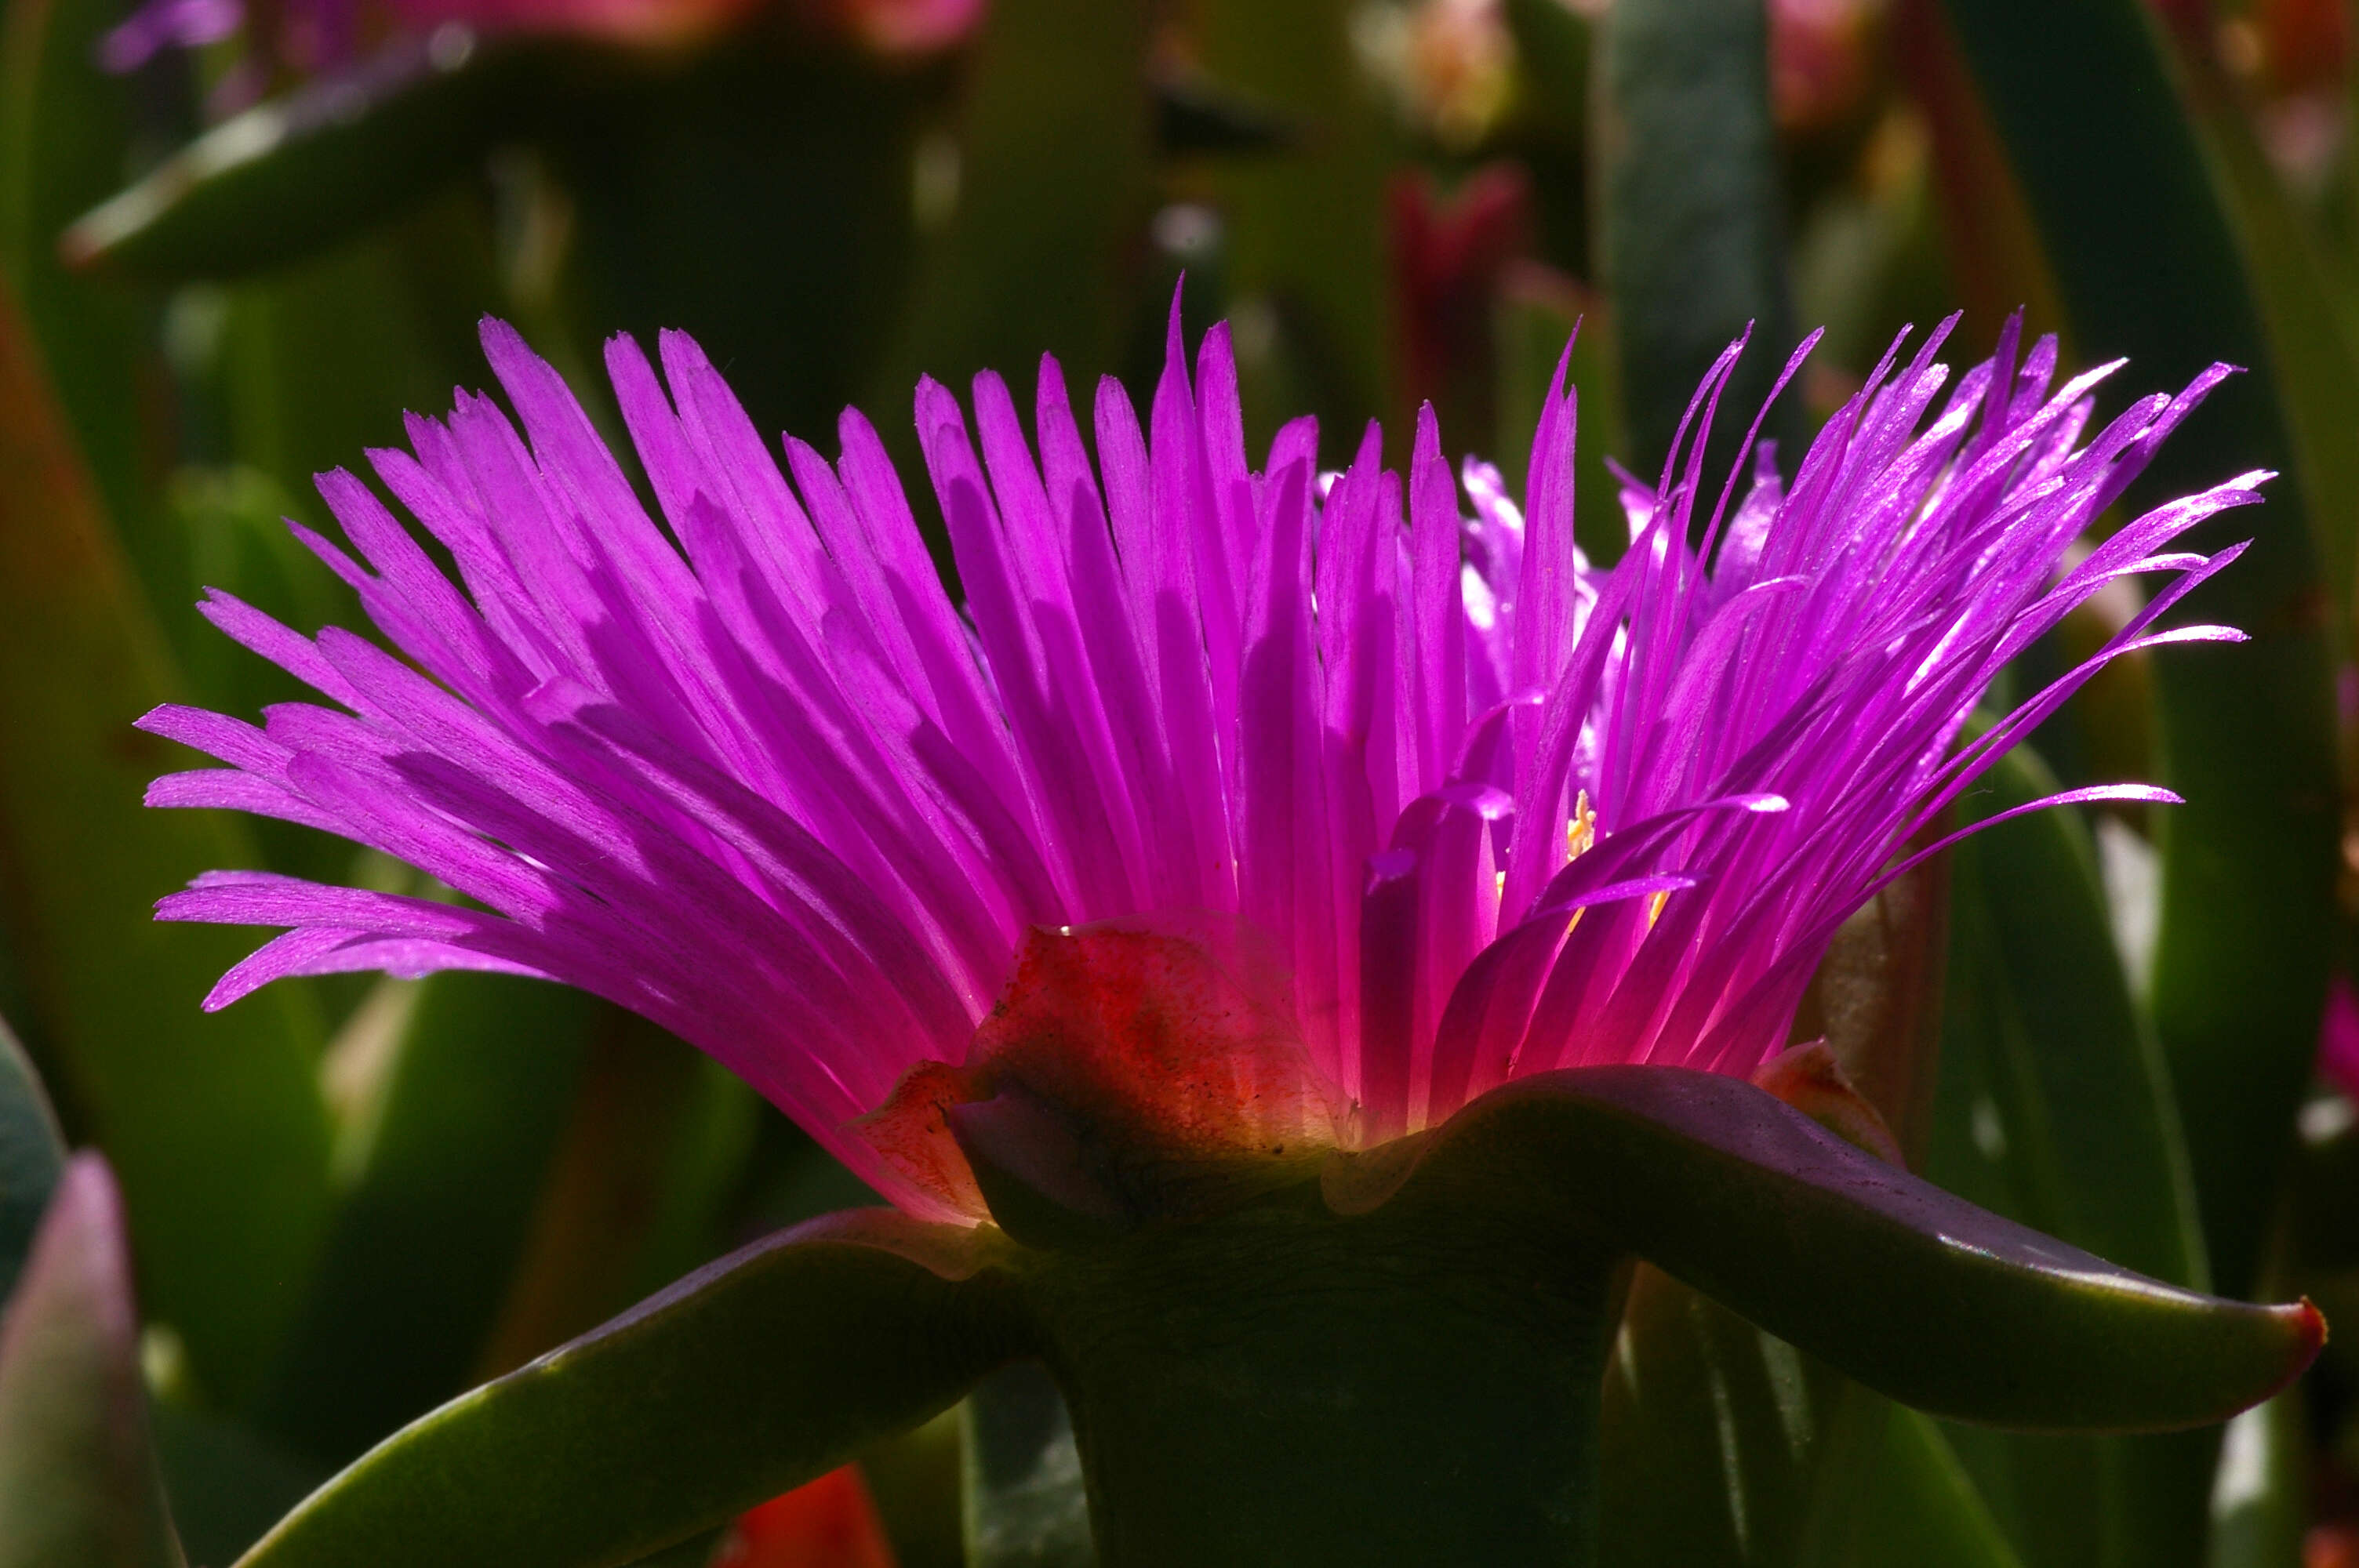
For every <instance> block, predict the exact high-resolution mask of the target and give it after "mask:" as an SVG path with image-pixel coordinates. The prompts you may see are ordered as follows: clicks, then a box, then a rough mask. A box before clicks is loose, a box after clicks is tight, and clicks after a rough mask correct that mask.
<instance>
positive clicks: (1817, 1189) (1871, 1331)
mask: <svg viewBox="0 0 2359 1568" xmlns="http://www.w3.org/2000/svg"><path fill="white" fill-rule="evenodd" d="M1350 1180H1351V1177H1350V1175H1349V1174H1348V1173H1340V1179H1339V1181H1338V1183H1337V1184H1336V1186H1335V1187H1334V1188H1332V1189H1331V1190H1335V1191H1339V1192H1344V1193H1348V1186H1349V1183H1350ZM1393 1181H1394V1183H1396V1184H1397V1185H1394V1186H1392V1187H1391V1188H1390V1190H1391V1191H1392V1192H1394V1193H1396V1194H1397V1195H1394V1196H1392V1197H1391V1199H1390V1202H1391V1203H1392V1204H1401V1203H1408V1202H1412V1201H1429V1202H1430V1201H1439V1200H1440V1199H1443V1198H1444V1197H1446V1196H1448V1195H1469V1194H1472V1193H1473V1192H1476V1191H1481V1192H1484V1193H1485V1194H1487V1195H1490V1199H1491V1201H1493V1202H1498V1201H1501V1200H1502V1198H1504V1197H1506V1196H1507V1195H1516V1196H1517V1197H1519V1198H1520V1199H1521V1200H1522V1201H1523V1203H1524V1204H1525V1205H1526V1206H1527V1207H1528V1208H1530V1209H1531V1210H1534V1211H1537V1212H1539V1213H1544V1214H1550V1215H1554V1216H1557V1217H1560V1220H1561V1222H1562V1223H1564V1224H1566V1225H1568V1226H1572V1227H1578V1228H1579V1229H1580V1230H1582V1231H1586V1232H1589V1233H1593V1234H1595V1233H1602V1234H1603V1236H1604V1238H1606V1239H1607V1240H1609V1241H1611V1242H1613V1243H1614V1244H1615V1245H1617V1246H1619V1247H1622V1248H1625V1249H1628V1250H1631V1251H1635V1252H1637V1253H1638V1254H1639V1255H1641V1256H1642V1257H1645V1258H1647V1260H1650V1261H1652V1262H1654V1263H1656V1264H1657V1265H1658V1266H1659V1267H1661V1268H1662V1269H1663V1270H1664V1271H1666V1272H1668V1273H1670V1274H1673V1275H1675V1276H1676V1277H1678V1278H1680V1279H1682V1280H1685V1281H1687V1282H1689V1283H1690V1284H1692V1285H1694V1286H1695V1287H1696V1288H1698V1289H1699V1290H1702V1291H1704V1292H1708V1293H1710V1294H1711V1295H1712V1297H1713V1298H1714V1299H1716V1300H1718V1301H1721V1302H1723V1303H1726V1304H1727V1305H1729V1306H1731V1307H1733V1308H1734V1309H1735V1310H1737V1311H1738V1312H1741V1313H1742V1314H1744V1315H1745V1317H1747V1318H1749V1319H1751V1320H1752V1321H1753V1322H1754V1323H1756V1324H1758V1325H1761V1326H1762V1327H1763V1328H1765V1329H1767V1330H1768V1331H1769V1332H1771V1333H1773V1334H1776V1335H1777V1336H1779V1337H1780V1338H1783V1339H1786V1340H1788V1341H1789V1342H1791V1343H1792V1344H1794V1345H1796V1346H1799V1347H1801V1348H1803V1349H1805V1350H1808V1351H1810V1353H1812V1354H1813V1355H1816V1356H1818V1357H1821V1358H1822V1359H1824V1360H1825V1361H1827V1362H1828V1363H1829V1364H1830V1365H1832V1366H1833V1367H1834V1368H1836V1369H1838V1370H1840V1371H1842V1372H1844V1373H1846V1374H1847V1375H1849V1376H1851V1377H1854V1378H1856V1379H1859V1380H1860V1381H1861V1382H1864V1383H1865V1384H1867V1385H1868V1386H1869V1387H1870V1388H1873V1389H1876V1390H1879V1391H1881V1392H1884V1393H1886V1394H1888V1395H1890V1396H1891V1397H1893V1398H1894V1399H1897V1400H1902V1401H1903V1402H1905V1403H1908V1404H1911V1405H1915V1406H1917V1407H1918V1408H1919V1409H1922V1410H1926V1411H1931V1412H1934V1413H1937V1414H1942V1415H1948V1416H1952V1417H1958V1418H1962V1419H1965V1420H1969V1421H1975V1422H1989V1423H1993V1424H1998V1425H2006V1426H2016V1427H2023V1428H2038V1429H2048V1430H2074V1431H2137V1430H2164V1429H2169V1428H2175V1427H2181V1426H2193V1425H2197V1424H2200V1423H2203V1422H2215V1421H2220V1420H2223V1419H2224V1418H2226V1417H2227V1416H2229V1415H2231V1414H2233V1413H2234V1412H2235V1411H2239V1410H2242V1409H2244V1408H2245V1406H2247V1405H2250V1404H2253V1403H2255V1402H2256V1401H2257V1400H2262V1399H2264V1398H2266V1397H2267V1396H2268V1395H2269V1394H2271V1393H2273V1392H2275V1391H2276V1390H2277V1389H2279V1388H2282V1387H2284V1386H2285V1384H2286V1383H2287V1382H2288V1381H2289V1380H2290V1379H2292V1378H2293V1377H2294V1376H2296V1375H2297V1374H2298V1373H2299V1371H2300V1370H2301V1368H2304V1367H2307V1366H2308V1365H2309V1364H2310V1359H2311V1357H2314V1356H2315V1355H2316V1354H2317V1351H2318V1347H2319V1345H2320V1344H2321V1342H2322V1338H2323V1335H2324V1324H2323V1322H2322V1320H2321V1319H2320V1317H2319V1316H2318V1314H2317V1313H2316V1312H2315V1310H2313V1309H2312V1308H2311V1307H2310V1305H2309V1304H2308V1303H2301V1304H2299V1305H2293V1306H2282V1307H2259V1306H2252V1305H2248V1304H2246V1303H2240V1302H2230V1301H2223V1300H2220V1299H2218V1298H2216V1297H2210V1296H2203V1295H2199V1294H2196V1293H2194V1292H2189V1291H2185V1290H2181V1289H2179V1288H2177V1287H2175V1286H2171V1285H2167V1284H2164V1283H2162V1282H2160V1281H2156V1280H2152V1279H2149V1278H2147V1277H2145V1276H2143V1275H2139V1274H2135V1273H2132V1272H2130V1271H2127V1270H2125V1269H2121V1268H2119V1267H2116V1266H2115V1265H2114V1264H2110V1263H2107V1262H2105V1261H2104V1260H2102V1259H2099V1258H2096V1257H2094V1256H2092V1255H2091V1254H2089V1253H2086V1252H2083V1251H2082V1250H2080V1249H2077V1248H2074V1247H2071V1246H2067V1245H2066V1244H2064V1243H2062V1242H2060V1241H2057V1240H2054V1239H2053V1238H2049V1237H2046V1236H2042V1235H2040V1234H2039V1233H2038V1232H2037V1231H2033V1230H2029V1229H2027V1228H2025V1227H2022V1226H2019V1225H2017V1224H2016V1223H2014V1222H2013V1221H2011V1220H2008V1219H2005V1218H2003V1217H1999V1216H1997V1215H1995V1214H1991V1213H1989V1212H1987V1211H1985V1210H1983V1209H1979V1208H1976V1207H1975V1206H1973V1205H1971V1204H1968V1203H1966V1202H1964V1201H1963V1200H1962V1199H1960V1198H1956V1197H1953V1196H1951V1195H1950V1194H1948V1193H1945V1192H1943V1191H1942V1190H1941V1189H1940V1188H1939V1187H1936V1186H1933V1185H1932V1184H1930V1183H1927V1182H1924V1181H1920V1180H1919V1179H1918V1178H1916V1177H1914V1176H1911V1175H1909V1174H1908V1173H1906V1172H1903V1171H1897V1170H1895V1169H1893V1168H1892V1167H1890V1166H1888V1165H1886V1164H1884V1163H1882V1162H1879V1161H1877V1160H1876V1159H1875V1157H1874V1156H1872V1155H1869V1154H1866V1153H1864V1152H1861V1151H1860V1150H1858V1149H1856V1148H1854V1147H1853V1146H1852V1145H1851V1144H1849V1143H1845V1142H1843V1141H1842V1140H1840V1139H1838V1138H1836V1137H1835V1136H1834V1135H1833V1134H1832V1133H1830V1132H1828V1131H1826V1130H1823V1129H1822V1128H1821V1127H1820V1126H1819V1125H1818V1124H1817V1123H1815V1122H1813V1121H1811V1120H1810V1119H1808V1118H1806V1117H1804V1116H1802V1115H1801V1114H1800V1113H1799V1112H1798V1111H1794V1110H1792V1109H1789V1108H1787V1107H1786V1106H1784V1105H1782V1104H1780V1103H1779V1102H1778V1101H1777V1100H1775V1099H1772V1098H1770V1097H1769V1096H1767V1095H1766V1094H1764V1093H1763V1092H1762V1091H1761V1090H1759V1089H1756V1088H1755V1087H1753V1086H1752V1085H1750V1084H1746V1083H1744V1082H1741V1081H1739V1080H1737V1079H1734V1078H1730V1077H1724V1076H1719V1075H1716V1074H1710V1073H1701V1072H1693V1071H1690V1070H1687V1069H1683V1068H1676V1067H1590V1068H1578V1069H1572V1070H1569V1071H1560V1072H1555V1073H1543V1074H1539V1075H1536V1076H1532V1077H1527V1078H1523V1079H1519V1080H1517V1081H1516V1082H1513V1083H1510V1084H1508V1085H1506V1087H1502V1088H1498V1089H1495V1090H1493V1091H1492V1092H1491V1093H1490V1094H1487V1095H1485V1096H1484V1097H1483V1098H1480V1099H1478V1100H1476V1101H1474V1102H1473V1104H1471V1105H1470V1106H1468V1107H1467V1108H1466V1109H1464V1110H1462V1111H1461V1112H1460V1113H1459V1114H1458V1115H1457V1116H1455V1117H1453V1118H1452V1119H1451V1120H1450V1121H1449V1122H1448V1123H1446V1124H1445V1125H1444V1126H1443V1127H1442V1128H1440V1129H1439V1130H1437V1131H1436V1132H1435V1134H1434V1135H1433V1137H1432V1141H1431V1142H1430V1145H1429V1146H1428V1147H1427V1148H1426V1149H1425V1150H1424V1152H1423V1153H1422V1158H1421V1159H1420V1160H1419V1162H1418V1164H1417V1165H1416V1166H1415V1167H1414V1168H1413V1169H1411V1170H1410V1171H1409V1172H1408V1173H1407V1174H1406V1176H1405V1177H1404V1176H1400V1175H1397V1174H1396V1175H1395V1176H1394V1178H1393ZM1385 1197H1386V1188H1384V1187H1378V1188H1376V1189H1375V1190H1371V1191H1367V1192H1365V1193H1364V1194H1361V1195H1358V1201H1357V1202H1356V1203H1349V1202H1348V1199H1347V1203H1348V1206H1352V1207H1364V1206H1370V1204H1371V1203H1372V1202H1373V1203H1383V1202H1384V1200H1385ZM1387 1206H1389V1205H1387Z"/></svg>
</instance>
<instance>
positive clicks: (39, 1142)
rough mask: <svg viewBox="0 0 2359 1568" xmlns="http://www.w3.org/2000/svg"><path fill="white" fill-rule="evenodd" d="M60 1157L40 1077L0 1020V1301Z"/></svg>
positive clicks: (29, 1242)
mask: <svg viewBox="0 0 2359 1568" xmlns="http://www.w3.org/2000/svg"><path fill="white" fill-rule="evenodd" d="M65 1158H66V1146H65V1139H64V1137H63V1136H62V1135H61V1134H60V1132H59V1131H58V1118H57V1113H56V1112H55V1111H53V1110H51V1109H50V1108H49V1096H47V1095H45V1094H43V1093H42V1092H41V1076H40V1075H39V1074H38V1073H36V1072H35V1071H33V1064H32V1062H31V1061H30V1060H29V1059H28V1058H27V1056H26V1054H25V1048H24V1047H23V1046H22V1045H20V1044H17V1043H16V1036H15V1035H14V1034H11V1033H8V1024H7V1021H6V1020H5V1019H0V1303H5V1301H7V1299H8V1296H9V1292H12V1291H14V1290H15V1289H16V1275H17V1273H18V1271H20V1270H22V1269H23V1267H24V1265H25V1256H26V1254H27V1253H28V1252H30V1251H31V1250H32V1247H33V1233H34V1231H35V1230H36V1229H38V1227H39V1226H40V1223H41V1214H42V1211H43V1210H45V1209H47V1208H48V1207H49V1191H50V1189H51V1188H53V1187H55V1186H56V1185H57V1184H58V1172H59V1171H60V1169H62V1168H63V1167H64V1165H65Z"/></svg>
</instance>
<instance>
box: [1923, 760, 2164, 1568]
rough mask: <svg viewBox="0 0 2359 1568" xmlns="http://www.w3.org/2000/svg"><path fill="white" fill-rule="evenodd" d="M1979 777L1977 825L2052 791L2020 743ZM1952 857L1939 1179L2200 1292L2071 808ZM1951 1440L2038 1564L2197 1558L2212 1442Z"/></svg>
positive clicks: (2086, 843) (2147, 1037)
mask: <svg viewBox="0 0 2359 1568" xmlns="http://www.w3.org/2000/svg"><path fill="white" fill-rule="evenodd" d="M1984 782H1985V784H1986V786H1987V787H1986V788H1984V789H1983V790H1980V791H1977V792H1976V793H1975V794H1973V795H1969V796H1968V797H1967V798H1966V800H1965V802H1964V806H1965V810H1966V815H1967V816H1968V817H1969V818H1970V819H1972V818H1975V817H1987V816H1992V815H1995V814H1996V813H1998V812H2001V811H2005V810H2008V809H2012V808H2015V807H2017V806H2024V805H2026V804H2027V803H2029V802H2031V801H2033V800H2036V799H2038V798H2039V797H2040V796H2042V795H2049V794H2051V793H2053V792H2054V791H2055V789H2056V788H2057V787H2058V786H2057V784H2056V782H2055V780H2054V779H2053V778H2052V777H2051V776H2050V775H2049V773H2048V771H2047V769H2046V768H2045V767H2044V766H2043V765H2042V764H2041V763H2040V762H2039V760H2038V758H2037V757H2036V756H2034V755H2032V754H2031V753H2030V752H2028V751H2027V750H2024V749H2017V751H2015V752H2011V753H2009V754H2008V755H2007V756H2006V758H2004V759H2002V760H2001V762H1999V764H1998V765H1997V766H1996V767H1995V768H1994V769H1992V771H1991V772H1990V773H1988V774H1987V775H1985V781H1984ZM2119 830H2120V831H2126V829H2119ZM2125 852H2126V851H2125ZM1951 873H1952V879H1953V880H1952V903H1951V917H1952V925H1951V948H1950V985H1949V988H1948V993H1947V996H1946V999H1945V1000H1946V1006H1945V1008H1944V1011H1945V1014H1946V1016H1945V1018H1944V1019H1943V1022H1942V1042H1941V1080H1940V1089H1939V1094H1938V1099H1937V1106H1936V1110H1937V1119H1936V1130H1935V1136H1934V1141H1933V1150H1932V1159H1931V1163H1930V1167H1929V1172H1928V1173H1929V1174H1930V1175H1931V1176H1932V1178H1933V1179H1934V1180H1935V1181H1937V1182H1939V1183H1940V1184H1941V1185H1942V1186H1944V1187H1947V1188H1949V1189H1950V1190H1951V1191H1952V1192H1955V1193H1958V1194H1959V1195H1962V1196H1964V1197H1967V1198H1970V1199H1972V1200H1973V1201H1974V1202H1976V1203H1979V1204H1981V1205H1983V1206H1985V1207H1988V1208H1991V1209H1994V1210H1995V1211H1997V1212H1999V1213H2002V1214H2005V1215H2007V1216H2008V1217H2012V1218H2015V1219H2017V1220H2020V1221H2022V1222H2024V1223H2025V1224H2027V1225H2030V1226H2033V1227H2037V1228H2038V1229H2041V1230H2045V1231H2048V1232H2049V1233H2051V1234H2053V1235H2056V1236H2059V1237H2061V1238H2064V1239H2065V1240H2068V1241H2070V1242H2071V1243H2073V1244H2074V1245H2076V1246H2080V1247H2085V1248H2088V1249H2091V1250H2093V1251H2095V1252H2099V1253H2102V1254H2104V1256H2106V1257H2108V1258H2112V1259H2114V1260H2119V1261H2121V1262H2123V1263H2125V1264H2127V1265H2129V1266H2132V1267H2135V1268H2137V1269H2139V1270H2142V1271H2145V1272H2147V1273H2149V1274H2152V1275H2155V1276H2157V1277H2158V1278H2160V1279H2165V1280H2169V1281H2173V1282H2174V1283H2178V1284H2182V1285H2189V1286H2194V1287H2201V1285H2202V1284H2203V1282H2204V1280H2205V1273H2204V1268H2203V1249H2202V1244H2201V1236H2200V1234H2199V1227H2198V1225H2197V1222H2196V1218H2195V1213H2194V1195H2193V1193H2192V1190H2191V1187H2190V1180H2189V1177H2188V1173H2187V1165H2186V1153H2185V1149H2184V1145H2183V1143H2182V1142H2181V1140H2180V1130H2179V1117H2178V1112H2177V1108H2176V1107H2175V1105H2174V1103H2173V1099H2172V1095H2171V1089H2170V1083H2169V1074H2168V1071H2167V1070H2166V1069H2165V1067H2164V1065H2163V1064H2162V1061H2161V1058H2160V1054H2159V1050H2158V1047H2157V1045H2156V1044H2155V1042H2154V1040H2153V1037H2152V1034H2151V1032H2150V1030H2149V1028H2148V1026H2147V1023H2146V1022H2145V1021H2144V1020H2143V1018H2141V1017H2140V1015H2139V1014H2138V1012H2137V1010H2136V1004H2135V1003H2134V1002H2133V1001H2132V1000H2131V997H2130V993H2129V986H2128V982H2127V980H2126V979H2125V976H2124V974H2123V968H2122V964H2121V961H2120V959H2119V957H2117V955H2116V951H2115V946H2114V937H2113V935H2112V931H2111V929H2110V928H2109V925H2108V923H2107V913H2106V906H2105V902H2104V892H2103V891H2102V890H2101V888H2100V886H2099V883H2098V874H2097V866H2096V863H2095V854H2094V849H2093V844H2092V841H2091V838H2090V836H2089V833H2088V832H2087V830H2086V829H2085V828H2084V827H2082V821H2081V819H2080V817H2079V816H2077V815H2076V814H2075V813H2072V812H2071V811H2063V810H2060V811H2042V812H2034V813H2031V814H2029V815H2027V816H2021V817H2017V818H2016V819H2015V820H2013V821H2010V822H2006V823H2004V824H2001V825H2000V826H1998V827H1994V828H1991V829H1990V830H1989V831H1987V832H1984V833H1981V834H1978V835H1976V836H1975V837H1973V838H1970V839H1967V840H1966V841H1965V842H1963V843H1962V844H1960V845H1958V846H1957V847H1956V848H1955V849H1952V850H1951ZM1954 1439H1955V1443H1956V1446H1957V1451H1958V1454H1960V1456H1961V1457H1962V1459H1963V1460H1964V1461H1965V1463H1966V1465H1967V1467H1968V1468H1969V1469H1970V1470H1971V1471H1972V1472H1973V1474H1974V1475H1975V1476H1976V1477H1977V1478H1978V1479H1979V1480H1980V1481H1981V1482H1982V1483H1983V1485H1984V1489H1985V1491H1986V1493H1987V1495H1988V1496H1989V1497H1990V1498H1991V1500H1992V1506H1993V1508H1994V1509H1995V1510H1996V1511H1997V1513H1998V1515H1999V1517H2000V1518H2001V1519H2002V1520H2003V1521H2004V1522H2005V1523H2006V1527H2007V1529H2008V1530H2010V1532H2011V1533H2012V1535H2013V1537H2014V1539H2015V1541H2016V1543H2017V1550H2018V1551H2020V1552H2022V1554H2023V1556H2024V1557H2025V1559H2026V1560H2027V1562H2029V1563H2033V1564H2035V1565H2041V1568H2067V1565H2071V1564H2078V1563H2087V1562H2091V1561H2106V1562H2125V1563H2132V1562H2134V1563H2152V1564H2157V1565H2161V1564H2165V1563H2174V1562H2175V1563H2193V1562H2194V1561H2196V1559H2197V1554H2198V1549H2199V1546H2200V1542H2201V1534H2202V1528H2201V1526H2202V1504H2203V1490H2204V1488H2203V1486H2202V1476H2203V1473H2204V1467H2205V1462H2206V1454H2207V1452H2208V1448H2209V1442H2208V1438H2206V1437H2204V1436H2202V1435H2200V1434H2190V1435H2189V1436H2183V1437H2170V1438H2135V1439H2132V1438H2080V1437H2038V1438H2024V1437H2009V1436H2004V1435H2001V1434H1997V1433H1982V1432H1960V1433H1955V1434H1954ZM2190 1445H2191V1446H2190Z"/></svg>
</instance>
